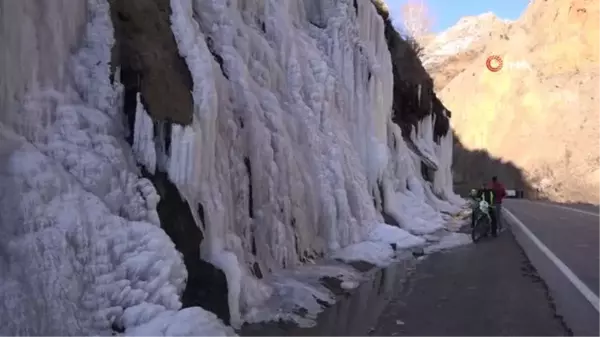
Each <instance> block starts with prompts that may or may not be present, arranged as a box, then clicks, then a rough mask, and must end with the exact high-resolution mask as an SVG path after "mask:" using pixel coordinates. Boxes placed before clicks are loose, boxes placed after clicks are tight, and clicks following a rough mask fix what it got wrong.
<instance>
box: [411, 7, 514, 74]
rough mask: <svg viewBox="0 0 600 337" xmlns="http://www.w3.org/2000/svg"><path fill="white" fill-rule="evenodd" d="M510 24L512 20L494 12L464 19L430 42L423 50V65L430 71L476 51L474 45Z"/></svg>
mask: <svg viewBox="0 0 600 337" xmlns="http://www.w3.org/2000/svg"><path fill="white" fill-rule="evenodd" d="M510 23H511V21H510V20H505V19H500V18H498V17H497V16H496V15H494V13H492V12H487V13H483V14H480V15H477V16H466V17H463V18H461V19H460V20H459V21H458V22H457V23H456V24H455V25H454V26H452V27H450V28H449V29H447V30H445V31H443V32H442V33H440V34H438V35H436V36H435V37H434V38H433V39H431V40H429V41H428V43H427V44H426V45H425V46H424V50H423V57H422V60H423V65H424V66H425V67H426V68H428V69H429V68H430V67H432V66H435V65H436V64H438V63H443V62H444V61H445V60H446V59H448V58H450V57H452V56H455V55H457V54H459V53H462V52H466V51H469V50H470V49H476V47H474V46H473V45H474V44H478V43H481V42H485V41H486V40H487V39H488V38H489V37H490V36H491V35H490V34H491V33H492V32H494V33H498V32H500V31H501V30H502V28H504V29H506V27H507V26H508V25H509V24H510Z"/></svg>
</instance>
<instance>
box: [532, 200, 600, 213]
mask: <svg viewBox="0 0 600 337" xmlns="http://www.w3.org/2000/svg"><path fill="white" fill-rule="evenodd" d="M523 201H527V202H531V203H533V204H537V205H541V206H548V207H556V208H562V209H566V210H568V211H573V212H578V213H582V214H587V215H593V216H597V217H600V214H598V213H594V212H590V211H584V210H581V209H577V208H572V207H567V206H562V205H554V204H548V203H545V202H538V201H532V200H523Z"/></svg>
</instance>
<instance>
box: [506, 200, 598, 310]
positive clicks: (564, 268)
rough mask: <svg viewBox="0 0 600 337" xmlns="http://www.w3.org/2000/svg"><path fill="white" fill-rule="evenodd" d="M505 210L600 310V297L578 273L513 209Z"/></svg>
mask: <svg viewBox="0 0 600 337" xmlns="http://www.w3.org/2000/svg"><path fill="white" fill-rule="evenodd" d="M504 212H506V214H508V215H509V216H510V217H511V218H512V219H513V220H514V223H515V224H517V226H519V228H520V229H521V230H522V231H523V233H525V235H527V237H528V238H529V239H530V240H531V241H532V242H533V243H534V244H535V245H536V246H537V247H538V248H539V249H540V250H541V251H542V252H543V253H544V255H546V257H547V258H548V259H549V260H550V261H552V263H554V265H556V267H557V268H558V269H559V270H560V271H561V272H562V273H563V274H564V275H565V276H566V278H567V279H568V280H569V281H570V282H571V283H572V284H573V286H575V288H577V290H579V292H581V294H582V295H583V296H584V297H585V298H586V299H587V300H588V302H590V304H591V305H592V306H593V307H594V309H596V311H598V312H600V309H598V303H599V302H600V299H599V298H598V296H596V294H594V292H593V291H591V290H590V288H588V286H586V285H585V284H584V283H583V282H582V281H581V280H580V279H579V278H578V277H577V276H576V275H575V273H573V272H572V271H571V269H569V267H567V265H565V264H564V263H563V262H562V261H561V260H560V259H559V258H558V257H557V256H556V255H554V253H552V251H550V249H548V247H546V245H544V244H543V243H542V241H540V240H539V239H538V238H537V237H536V236H535V235H534V234H533V233H532V232H531V231H530V230H529V228H527V226H525V225H524V224H523V222H521V220H519V219H518V218H517V217H516V216H515V215H514V214H512V212H511V211H509V210H508V209H506V208H504Z"/></svg>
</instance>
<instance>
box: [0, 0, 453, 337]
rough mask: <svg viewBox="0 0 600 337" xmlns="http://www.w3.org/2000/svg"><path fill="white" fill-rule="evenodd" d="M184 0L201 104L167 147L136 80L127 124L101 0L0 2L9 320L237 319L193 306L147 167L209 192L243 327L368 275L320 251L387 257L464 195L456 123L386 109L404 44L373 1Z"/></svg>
mask: <svg viewBox="0 0 600 337" xmlns="http://www.w3.org/2000/svg"><path fill="white" fill-rule="evenodd" d="M75 3H76V4H75ZM171 10H172V14H171V29H172V32H173V35H174V37H175V40H176V42H177V46H178V49H179V53H180V54H181V55H182V56H183V57H184V59H185V61H186V63H187V66H188V68H189V70H190V73H191V75H192V79H193V88H192V97H193V101H194V111H193V118H192V122H191V124H190V125H178V124H173V125H172V131H171V133H170V135H168V137H170V139H169V146H166V144H165V137H166V136H165V135H164V134H163V133H162V132H161V131H160V130H161V125H162V123H166V122H163V121H154V120H152V117H151V116H150V115H149V114H148V112H147V110H146V108H145V107H144V106H143V104H142V102H143V100H142V99H141V98H140V94H139V93H138V99H137V109H136V112H135V122H134V124H133V125H131V126H128V125H127V122H126V118H125V116H123V114H122V113H121V111H122V109H123V86H122V85H121V83H120V82H119V70H118V65H116V64H112V66H113V68H114V69H113V70H115V71H114V73H115V76H114V77H113V76H111V73H112V72H111V64H110V62H111V48H112V46H113V44H114V43H115V41H114V33H113V26H112V23H111V18H110V15H109V3H108V1H107V0H87V2H84V1H76V2H74V3H71V2H70V1H68V0H53V1H43V0H4V1H3V2H2V3H1V4H0V13H2V15H3V18H2V23H1V29H2V30H1V31H0V37H1V38H2V40H3V41H7V43H6V44H5V48H4V52H3V53H2V58H3V62H2V63H0V67H2V71H3V76H1V77H0V78H2V79H1V81H2V87H1V88H0V90H2V91H0V103H1V104H0V107H1V108H2V111H1V112H0V230H1V231H2V235H1V236H0V251H2V257H3V259H0V289H1V291H0V302H1V304H0V308H1V310H2V315H1V317H2V318H0V333H2V334H7V335H9V334H46V335H50V334H52V335H88V334H98V335H109V334H111V331H112V330H113V329H114V326H118V327H122V328H123V329H124V333H125V334H134V335H137V334H139V335H226V334H232V333H233V330H232V329H231V328H229V327H226V326H225V325H224V324H223V323H222V322H221V321H220V320H219V319H218V318H217V317H216V316H215V315H214V314H212V313H210V312H207V311H205V310H204V309H202V308H199V307H192V308H185V309H181V307H182V304H181V301H180V298H179V296H180V295H181V293H182V291H183V289H184V287H185V282H186V279H187V271H186V269H185V265H184V264H183V260H182V257H181V254H179V253H178V252H177V250H176V249H175V246H174V244H173V242H172V241H171V240H170V238H169V237H168V236H167V235H166V234H165V232H164V231H163V230H162V229H161V228H160V225H161V223H160V220H159V217H158V213H157V205H158V203H159V202H160V200H159V199H160V197H159V196H158V195H157V192H156V190H155V188H154V186H153V185H152V182H151V181H149V180H148V179H145V178H141V174H140V167H144V168H146V170H147V171H148V172H150V173H154V172H156V171H163V172H167V173H168V177H169V179H170V180H171V181H172V182H173V183H174V184H175V185H176V186H177V188H178V190H179V192H180V194H181V196H182V197H183V198H185V199H186V200H187V202H188V204H189V205H190V207H191V208H192V209H195V206H196V205H198V204H201V205H203V208H204V215H205V216H204V219H203V220H202V219H200V218H199V217H196V222H197V225H198V227H199V228H201V229H202V230H203V232H204V239H203V241H202V242H201V243H200V242H198V244H201V252H202V253H201V254H202V258H203V259H204V260H206V261H209V262H210V263H212V264H214V265H215V266H217V267H218V268H220V269H221V270H223V271H224V273H225V275H226V278H227V283H228V288H229V294H228V296H229V298H228V304H229V309H230V313H231V325H232V326H234V327H238V326H239V325H240V324H242V323H243V322H256V321H262V320H267V319H273V318H284V319H290V320H295V321H297V322H298V323H301V324H311V318H314V315H316V314H317V313H318V312H319V311H320V310H321V305H320V304H319V302H320V301H324V302H331V301H333V294H332V293H331V292H330V291H328V290H327V289H326V288H324V287H323V286H321V285H319V282H318V281H319V278H320V277H322V276H324V275H330V276H336V277H339V278H342V279H343V280H346V281H348V282H347V284H354V283H356V281H357V280H359V279H360V275H358V273H357V272H356V271H354V270H353V269H351V268H349V267H344V266H343V265H337V264H335V265H334V264H327V263H322V262H319V261H317V260H319V259H321V260H327V259H328V258H337V259H339V260H342V261H352V260H357V259H358V260H364V261H368V262H371V263H373V264H376V265H380V266H385V265H386V264H388V263H391V262H392V261H393V257H394V254H395V252H394V249H393V248H392V245H390V244H394V245H393V246H395V247H396V249H402V248H410V247H414V246H421V245H423V244H424V243H425V240H424V239H423V238H421V237H420V236H421V235H425V234H430V233H432V232H435V231H436V230H439V229H442V228H444V222H445V219H444V217H443V216H442V212H446V213H452V212H456V211H458V210H459V209H460V206H461V205H462V203H463V201H462V199H460V198H459V197H458V196H456V195H455V194H454V193H453V191H452V175H451V160H452V138H451V134H448V135H446V136H445V137H442V139H441V141H440V143H439V144H438V143H436V142H434V137H433V124H434V122H435V121H434V120H433V117H432V116H429V117H427V118H425V119H423V120H422V121H421V122H420V125H419V128H418V131H416V130H415V131H414V132H413V134H411V135H410V136H409V137H408V138H406V137H403V136H402V135H401V131H400V128H399V127H398V126H397V125H396V124H394V123H393V122H392V121H391V110H392V103H393V97H392V88H393V77H392V60H391V59H390V53H389V51H388V47H387V44H386V40H385V36H384V25H383V21H382V19H381V17H380V16H379V15H378V13H377V11H376V10H375V8H374V6H373V5H372V4H371V2H369V1H353V0H329V1H326V0H304V1H277V0H231V1H213V0H171ZM38 17H39V18H42V19H41V20H38V19H37V18H38ZM34 20H35V21H34ZM71 51H75V52H74V53H73V54H71ZM217 56H218V57H217ZM129 127H131V129H133V133H134V134H133V135H132V136H133V137H132V139H133V142H132V144H131V145H129V144H128V143H127V142H126V141H125V137H126V136H127V133H128V130H129ZM407 139H408V140H407ZM407 141H408V142H410V144H407ZM409 145H410V146H409ZM167 147H168V148H169V150H168V151H167V150H166V149H167ZM423 161H427V162H429V163H433V166H435V174H434V175H433V178H432V181H427V180H426V179H424V178H423V176H422V175H421V172H420V167H421V163H422V162H423ZM380 186H381V187H382V188H383V191H381V194H382V196H383V198H382V197H381V195H380V193H374V191H376V190H379V188H380ZM374 199H375V200H374ZM381 212H385V213H387V214H388V215H390V216H391V217H392V218H393V219H394V220H395V221H397V222H398V223H399V224H400V226H401V227H402V228H398V227H394V226H390V225H386V224H384V223H383V217H382V215H381ZM201 222H203V223H201ZM252 266H258V268H259V269H260V270H261V274H262V275H263V277H262V278H260V279H259V278H257V277H256V275H254V274H253V272H252ZM298 307H302V308H305V309H306V310H307V311H308V314H307V316H304V317H301V316H300V315H298V314H297V313H296V310H295V309H296V308H298Z"/></svg>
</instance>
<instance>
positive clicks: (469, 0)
mask: <svg viewBox="0 0 600 337" xmlns="http://www.w3.org/2000/svg"><path fill="white" fill-rule="evenodd" d="M419 1H423V2H424V3H425V5H426V6H427V7H428V8H429V12H430V13H432V15H433V27H432V28H433V32H434V33H439V32H442V31H444V30H446V29H447V28H450V27H451V26H453V25H454V24H456V23H457V22H458V20H459V19H460V18H461V17H463V16H472V15H479V14H483V13H485V12H493V13H494V14H495V15H496V16H498V17H499V18H501V19H508V20H515V19H517V18H518V17H519V16H520V15H521V13H522V12H523V10H525V8H526V7H527V4H528V3H529V1H528V0H479V1H477V0H419ZM385 2H386V3H387V5H388V7H389V9H390V12H391V14H392V17H393V18H399V17H400V11H401V8H402V5H404V4H405V3H406V2H407V0H385ZM394 21H395V20H394Z"/></svg>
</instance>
